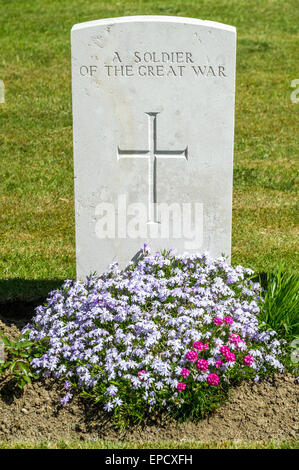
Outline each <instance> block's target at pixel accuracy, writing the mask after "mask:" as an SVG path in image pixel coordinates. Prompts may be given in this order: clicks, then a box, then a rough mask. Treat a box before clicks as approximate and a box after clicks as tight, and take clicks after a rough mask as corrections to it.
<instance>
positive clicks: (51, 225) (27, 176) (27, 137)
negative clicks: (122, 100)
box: [0, 0, 299, 303]
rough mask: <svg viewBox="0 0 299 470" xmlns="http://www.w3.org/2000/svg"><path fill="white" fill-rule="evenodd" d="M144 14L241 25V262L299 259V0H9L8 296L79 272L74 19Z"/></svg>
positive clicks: (5, 124) (3, 150) (0, 9)
mask: <svg viewBox="0 0 299 470" xmlns="http://www.w3.org/2000/svg"><path fill="white" fill-rule="evenodd" d="M140 14H144V15H149V14H156V15H173V16H187V17H195V18H201V19H208V20H213V21H219V22H222V23H228V24H231V25H234V26H236V27H237V33H238V42H237V82H236V115H235V117H236V125H235V155H234V159H235V160H234V193H233V240H232V247H233V248H232V264H234V265H235V264H239V263H240V264H243V265H245V266H247V267H251V268H253V269H255V270H256V271H257V272H271V271H272V270H273V269H274V267H275V266H276V265H277V263H279V262H281V261H283V262H284V263H285V269H286V270H288V271H290V272H294V271H295V270H296V267H297V266H298V250H297V247H296V243H297V240H298V238H297V236H298V206H296V204H297V203H298V202H297V201H298V197H297V196H298V163H297V162H298V160H297V155H298V112H299V103H297V104H294V103H292V102H291V99H290V94H291V92H292V91H293V89H292V88H291V81H292V80H294V79H296V78H299V70H298V55H297V54H298V45H299V34H298V23H299V8H298V2H297V0H291V1H282V0H263V1H260V0H254V1H253V0H246V1H245V0H230V1H225V0H213V1H211V0H181V1H177V0H167V1H166V0H164V1H153V0H134V1H132V0H110V1H109V2H108V1H107V0H103V1H99V0H97V1H94V0H65V1H60V0H51V1H49V0H30V1H29V0H13V1H12V0H1V4H0V79H2V80H3V81H4V84H5V92H6V100H5V103H4V104H0V302H2V303H3V302H6V301H7V300H15V299H17V300H20V299H21V300H25V299H26V300H32V299H35V298H40V297H43V296H45V295H46V294H47V292H48V291H49V290H50V289H52V288H54V287H56V285H59V284H60V283H61V282H62V280H63V279H66V278H70V277H74V276H75V239H74V201H73V161H72V111H71V62H70V29H71V27H72V26H73V24H75V23H80V22H84V21H89V20H94V19H100V18H106V17H115V16H126V15H140Z"/></svg>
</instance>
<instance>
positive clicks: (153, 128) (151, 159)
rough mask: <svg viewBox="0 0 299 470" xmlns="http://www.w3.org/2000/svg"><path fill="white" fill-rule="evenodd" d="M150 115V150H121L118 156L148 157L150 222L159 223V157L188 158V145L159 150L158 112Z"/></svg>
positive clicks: (118, 150) (118, 151)
mask: <svg viewBox="0 0 299 470" xmlns="http://www.w3.org/2000/svg"><path fill="white" fill-rule="evenodd" d="M145 114H147V115H148V150H121V149H120V148H119V147H117V158H118V159H120V158H134V157H141V158H148V223H159V222H158V217H157V158H184V159H186V160H187V159H188V147H186V148H185V149H184V150H157V114H159V113H145Z"/></svg>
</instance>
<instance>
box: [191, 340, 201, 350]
mask: <svg viewBox="0 0 299 470" xmlns="http://www.w3.org/2000/svg"><path fill="white" fill-rule="evenodd" d="M193 348H194V349H196V350H197V351H202V350H203V344H202V343H201V342H200V341H195V342H194V343H193Z"/></svg>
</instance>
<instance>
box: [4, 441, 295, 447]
mask: <svg viewBox="0 0 299 470" xmlns="http://www.w3.org/2000/svg"><path fill="white" fill-rule="evenodd" d="M298 448H299V442H298V441H296V440H294V441H261V442H255V441H250V442H238V441H236V442H233V441H224V442H197V441H180V442H176V441H169V442H168V441H151V442H146V441H144V442H139V443H138V442H133V441H101V440H94V441H90V440H86V441H57V442H55V441H41V442H30V441H29V442H0V449H298Z"/></svg>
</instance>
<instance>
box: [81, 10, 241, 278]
mask: <svg viewBox="0 0 299 470" xmlns="http://www.w3.org/2000/svg"><path fill="white" fill-rule="evenodd" d="M235 56H236V31H235V28H234V27H232V26H228V25H224V24H219V23H214V22H211V21H201V20H197V19H193V18H180V17H163V16H137V17H123V18H110V19H104V20H98V21H91V22H88V23H82V24H78V25H75V26H74V27H73V29H72V85H73V126H74V128H73V132H74V172H75V211H76V254H77V276H78V277H79V278H82V277H84V276H85V275H88V274H90V273H91V272H95V271H96V272H97V273H100V272H102V271H103V270H105V269H106V268H107V267H108V266H109V264H111V263H112V262H115V261H118V262H119V263H120V265H121V267H125V265H126V264H127V263H128V262H129V261H130V260H131V259H132V258H134V256H136V254H137V253H138V251H139V249H140V248H141V247H142V245H143V244H144V243H149V245H150V246H151V247H152V248H153V249H154V250H160V249H164V248H167V249H168V248H175V249H177V251H178V252H185V251H192V252H195V251H197V252H201V251H203V250H207V251H209V252H210V254H211V255H212V256H219V255H221V254H226V255H228V256H230V250H231V211H232V164H233V135H234V93H235V91H234V90H235Z"/></svg>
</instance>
